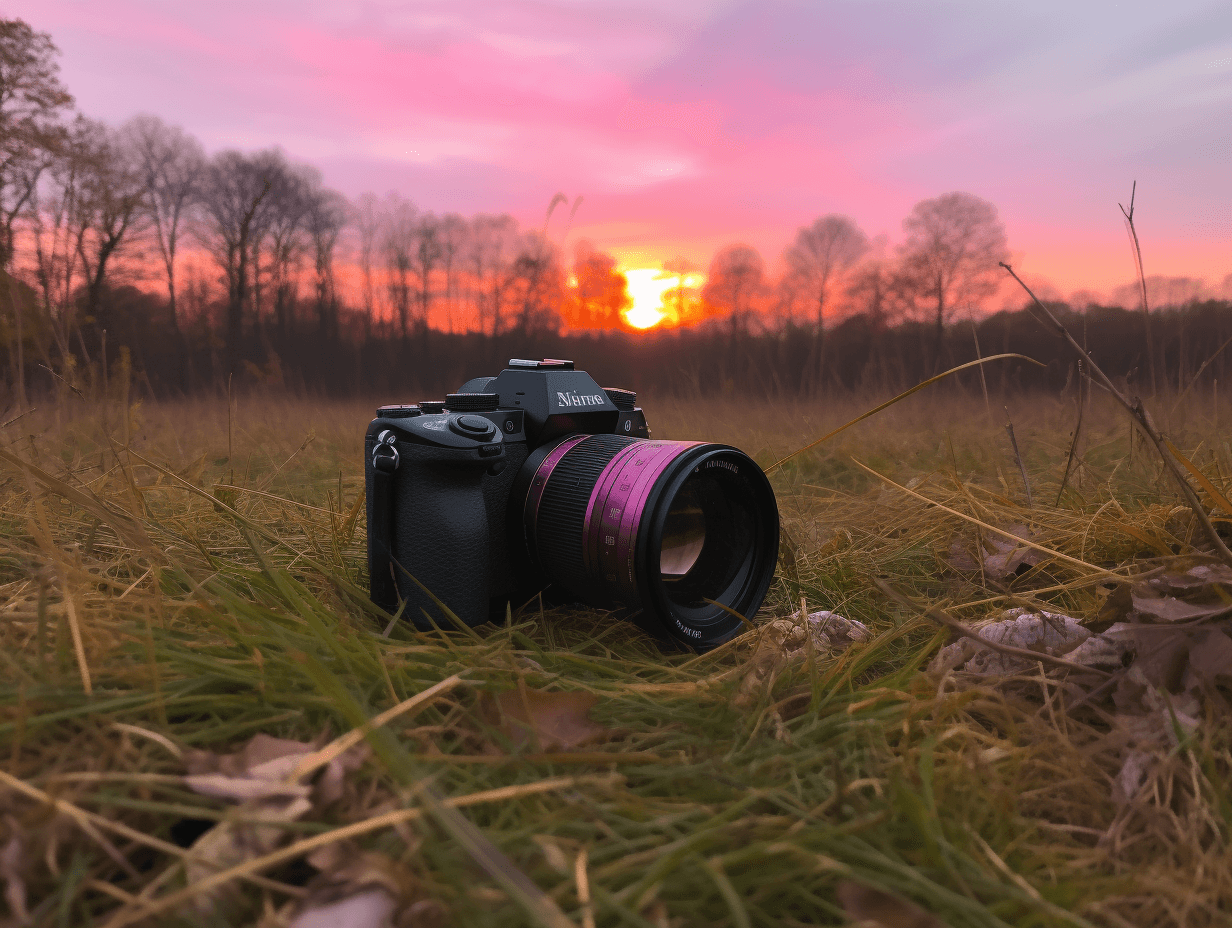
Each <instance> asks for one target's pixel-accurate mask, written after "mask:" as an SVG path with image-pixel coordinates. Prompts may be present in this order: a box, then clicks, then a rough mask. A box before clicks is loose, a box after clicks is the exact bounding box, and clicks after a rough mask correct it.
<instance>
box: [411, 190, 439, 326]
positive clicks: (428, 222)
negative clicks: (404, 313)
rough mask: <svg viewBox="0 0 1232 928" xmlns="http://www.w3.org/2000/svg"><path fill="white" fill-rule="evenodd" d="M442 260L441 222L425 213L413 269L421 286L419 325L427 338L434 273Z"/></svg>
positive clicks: (418, 231)
mask: <svg viewBox="0 0 1232 928" xmlns="http://www.w3.org/2000/svg"><path fill="white" fill-rule="evenodd" d="M440 260H441V221H440V220H439V219H437V218H436V216H434V215H432V213H424V214H423V215H422V216H420V217H419V222H418V223H416V226H415V251H414V260H413V262H412V263H413V267H414V271H415V279H416V282H417V283H418V284H419V294H418V299H419V324H420V329H421V332H422V333H423V334H424V335H425V336H426V334H427V332H428V327H429V325H430V324H431V310H432V272H433V271H435V270H436V267H437V265H438V264H439V263H440Z"/></svg>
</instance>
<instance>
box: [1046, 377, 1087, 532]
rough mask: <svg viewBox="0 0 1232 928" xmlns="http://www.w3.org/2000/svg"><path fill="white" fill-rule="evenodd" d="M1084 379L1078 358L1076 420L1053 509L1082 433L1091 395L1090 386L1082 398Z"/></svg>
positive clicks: (1067, 478) (1059, 503) (1066, 477)
mask: <svg viewBox="0 0 1232 928" xmlns="http://www.w3.org/2000/svg"><path fill="white" fill-rule="evenodd" d="M1086 380H1087V374H1086V371H1085V370H1084V369H1083V366H1082V361H1081V360H1079V361H1078V421H1077V422H1075V423H1074V437H1073V438H1072V439H1071V440H1070V443H1069V454H1068V455H1067V456H1066V458H1065V474H1064V475H1063V476H1062V477H1061V488H1060V489H1059V490H1057V501H1056V502H1055V503H1053V504H1052V506H1053V508H1054V509H1055V508H1056V507H1057V506H1060V505H1061V496H1062V495H1063V494H1064V493H1065V486H1066V484H1068V483H1069V473H1070V470H1071V469H1072V468H1073V466H1074V458H1075V456H1076V455H1077V453H1078V440H1079V438H1080V437H1081V435H1082V414H1083V410H1084V409H1085V408H1086V406H1085V401H1086V400H1089V399H1090V397H1091V390H1090V387H1088V388H1087V390H1086V391H1085V398H1084V391H1083V389H1082V385H1083V384H1084V383H1085V382H1086Z"/></svg>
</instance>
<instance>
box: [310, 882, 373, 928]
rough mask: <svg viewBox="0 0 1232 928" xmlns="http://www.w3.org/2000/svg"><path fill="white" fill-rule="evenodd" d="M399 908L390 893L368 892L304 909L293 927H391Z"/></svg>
mask: <svg viewBox="0 0 1232 928" xmlns="http://www.w3.org/2000/svg"><path fill="white" fill-rule="evenodd" d="M395 905H396V900H395V898H394V897H393V896H392V895H391V894H390V892H389V890H387V889H382V888H376V889H369V890H365V891H364V892H361V893H357V894H356V895H354V896H348V897H347V898H346V899H340V900H338V901H337V902H329V903H325V904H323V905H310V906H307V907H306V908H304V909H303V910H302V911H301V912H300V913H299V915H297V916H296V917H295V920H294V921H292V922H291V928H389V926H390V925H391V924H392V922H391V918H390V916H392V915H393V912H394V907H395Z"/></svg>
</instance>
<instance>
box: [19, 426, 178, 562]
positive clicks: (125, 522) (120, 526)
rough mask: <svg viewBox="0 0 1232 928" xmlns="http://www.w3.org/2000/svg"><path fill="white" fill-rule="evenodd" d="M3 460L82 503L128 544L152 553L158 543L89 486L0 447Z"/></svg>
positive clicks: (53, 491) (52, 488)
mask: <svg viewBox="0 0 1232 928" xmlns="http://www.w3.org/2000/svg"><path fill="white" fill-rule="evenodd" d="M0 461H5V462H7V463H8V464H9V465H10V466H11V467H13V468H15V469H17V470H18V471H20V472H21V473H23V474H25V475H26V476H27V477H29V478H30V479H32V480H34V481H35V482H36V483H39V484H41V485H42V486H43V488H44V489H45V490H47V491H48V492H50V493H54V494H56V495H57V496H62V497H64V499H66V500H68V501H69V502H70V503H72V504H73V505H75V506H80V507H81V508H82V509H84V510H85V511H86V512H88V513H90V514H91V515H92V516H94V518H96V519H98V520H99V521H100V522H103V523H105V524H106V525H109V526H110V527H111V528H112V530H113V531H114V532H115V533H116V535H118V536H119V538H120V539H121V540H122V541H123V542H124V543H125V544H127V545H129V546H131V547H133V548H136V549H138V550H139V551H141V552H143V553H145V554H150V553H152V552H153V551H154V546H153V544H151V542H150V538H149V536H148V535H146V533H145V529H143V528H142V527H141V524H140V523H139V522H137V520H136V519H134V518H133V517H132V516H131V515H129V514H128V513H126V512H122V511H119V510H117V509H114V508H113V507H111V506H108V505H107V504H106V503H104V502H103V501H102V500H100V499H99V498H98V497H96V496H95V495H94V494H93V493H91V492H90V491H88V490H79V489H77V487H74V486H72V485H70V484H68V483H65V482H64V481H63V480H61V479H60V478H59V477H53V476H52V475H51V474H49V473H47V472H46V471H45V470H43V469H42V468H41V467H38V466H37V465H35V464H31V463H30V462H29V461H24V460H22V459H21V458H19V457H18V456H17V455H15V454H13V452H11V451H8V450H6V449H4V448H0Z"/></svg>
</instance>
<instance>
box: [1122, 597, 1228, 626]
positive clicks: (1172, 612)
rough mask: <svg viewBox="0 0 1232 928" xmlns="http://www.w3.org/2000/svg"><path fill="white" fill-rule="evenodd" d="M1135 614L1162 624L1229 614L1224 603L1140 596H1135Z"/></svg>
mask: <svg viewBox="0 0 1232 928" xmlns="http://www.w3.org/2000/svg"><path fill="white" fill-rule="evenodd" d="M1133 603H1134V612H1136V613H1138V615H1140V616H1146V617H1148V618H1149V619H1152V620H1158V621H1162V622H1187V621H1189V620H1190V619H1201V618H1204V617H1208V616H1214V615H1218V614H1220V613H1221V612H1227V611H1228V608H1229V607H1228V606H1227V605H1226V604H1224V603H1216V604H1213V605H1207V604H1201V603H1189V602H1185V601H1184V600H1182V599H1177V598H1176V597H1175V596H1140V595H1139V594H1137V593H1135V594H1133Z"/></svg>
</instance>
